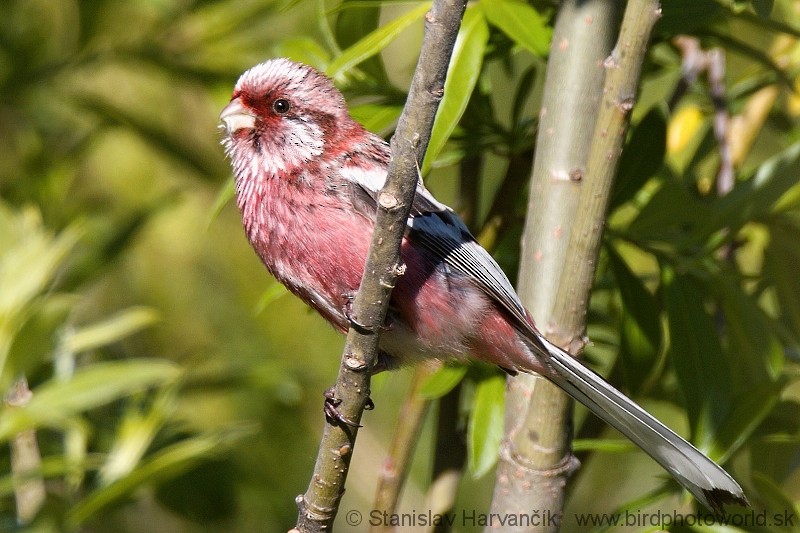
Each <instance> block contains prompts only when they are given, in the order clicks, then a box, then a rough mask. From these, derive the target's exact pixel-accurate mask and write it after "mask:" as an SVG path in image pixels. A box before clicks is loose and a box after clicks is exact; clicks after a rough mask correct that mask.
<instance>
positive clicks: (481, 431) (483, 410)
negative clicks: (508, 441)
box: [467, 375, 506, 478]
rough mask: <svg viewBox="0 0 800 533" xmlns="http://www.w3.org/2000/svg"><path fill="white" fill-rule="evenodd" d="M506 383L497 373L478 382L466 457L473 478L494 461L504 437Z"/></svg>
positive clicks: (468, 430) (484, 470)
mask: <svg viewBox="0 0 800 533" xmlns="http://www.w3.org/2000/svg"><path fill="white" fill-rule="evenodd" d="M505 386H506V380H505V377H503V376H500V375H498V376H493V377H491V378H488V379H485V380H483V381H481V382H479V383H478V384H477V387H476V390H475V404H474V407H473V410H472V416H471V417H470V419H469V426H468V428H467V442H468V443H469V445H468V447H467V451H468V453H467V456H468V464H469V471H470V472H471V473H472V476H473V477H476V478H478V477H481V476H483V475H484V474H486V473H487V472H488V471H489V470H491V469H492V467H493V466H494V465H495V463H496V462H497V457H498V454H499V450H500V441H501V440H502V438H503V410H504V409H505Z"/></svg>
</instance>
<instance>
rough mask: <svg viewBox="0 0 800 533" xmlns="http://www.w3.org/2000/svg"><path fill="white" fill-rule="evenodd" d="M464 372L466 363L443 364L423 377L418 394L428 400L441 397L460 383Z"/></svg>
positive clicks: (465, 371) (465, 372)
mask: <svg viewBox="0 0 800 533" xmlns="http://www.w3.org/2000/svg"><path fill="white" fill-rule="evenodd" d="M466 374H467V366H466V365H445V366H443V367H442V368H440V369H439V370H437V371H436V372H434V373H433V374H432V375H430V376H428V377H427V378H426V379H425V381H424V382H423V383H422V386H420V388H419V394H420V396H422V397H423V398H426V399H428V400H435V399H436V398H441V397H442V396H444V395H445V394H447V393H448V392H450V391H451V390H453V389H454V388H455V386H456V385H458V384H459V383H461V380H462V379H464V376H465V375H466Z"/></svg>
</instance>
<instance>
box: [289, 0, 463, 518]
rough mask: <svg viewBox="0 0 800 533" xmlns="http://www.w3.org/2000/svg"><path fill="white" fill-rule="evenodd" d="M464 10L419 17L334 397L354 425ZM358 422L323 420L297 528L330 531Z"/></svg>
mask: <svg viewBox="0 0 800 533" xmlns="http://www.w3.org/2000/svg"><path fill="white" fill-rule="evenodd" d="M465 9H466V2H465V0H435V1H434V2H433V6H432V7H431V10H430V11H429V12H428V14H427V15H426V16H425V37H424V39H423V42H422V50H421V51H420V58H419V62H418V63H417V69H416V71H415V73H414V78H413V80H412V81H411V88H410V90H409V94H408V100H407V102H406V106H405V108H404V109H403V113H402V115H401V116H400V120H399V122H398V124H397V130H396V132H395V135H394V137H392V141H391V145H392V160H391V162H390V163H389V170H388V175H387V178H386V184H385V185H384V187H383V189H382V190H381V192H380V194H379V196H378V212H377V219H376V223H375V231H374V233H373V235H372V243H371V246H370V252H369V256H368V257H367V263H366V266H365V268H364V276H363V278H362V280H361V287H360V289H359V291H358V294H357V295H356V298H355V300H354V302H353V308H352V318H353V323H354V324H355V323H358V324H359V327H357V328H356V327H351V328H350V331H349V332H348V334H347V340H346V342H345V346H344V351H343V354H342V364H341V366H340V368H339V375H338V377H337V379H336V386H335V393H334V397H335V398H336V399H337V400H340V401H341V403H340V404H339V406H338V409H339V412H340V413H341V414H342V416H343V417H345V418H347V419H349V420H352V421H354V422H356V423H359V422H360V420H361V415H362V413H363V411H364V407H365V405H366V404H367V400H368V398H369V386H370V371H371V369H372V367H373V366H374V364H375V361H376V359H377V353H378V342H379V337H380V329H381V327H382V325H383V323H384V320H385V317H386V311H387V309H388V307H389V298H390V297H391V291H392V288H393V287H394V285H395V282H396V280H397V278H398V277H399V276H401V275H402V274H403V270H404V266H403V265H402V264H401V263H400V244H401V242H402V239H403V233H404V231H405V228H406V220H407V219H408V214H409V212H410V210H411V204H412V202H413V200H414V194H415V191H416V186H417V181H418V171H417V169H418V168H419V166H420V165H421V164H422V160H423V157H424V155H425V150H426V149H427V147H428V141H429V139H430V133H431V128H432V126H433V120H434V117H435V116H436V110H437V109H438V106H439V102H440V100H441V98H442V94H443V91H444V80H445V77H446V74H447V67H448V64H449V61H450V56H451V54H452V51H453V46H454V44H455V40H456V35H457V34H458V29H459V27H460V24H461V17H462V16H463V14H464V10H465ZM357 430H358V428H352V427H348V426H346V425H331V424H326V426H325V429H324V432H323V435H322V439H321V441H320V446H319V452H318V455H317V462H316V464H315V466H314V474H313V475H312V477H311V482H310V483H309V486H308V490H307V491H306V493H305V494H304V495H301V496H298V497H297V506H298V511H299V512H298V519H297V525H296V528H295V529H296V530H297V531H301V532H317V531H326V532H330V531H332V529H333V521H334V519H335V518H336V512H337V511H338V507H339V501H340V499H341V497H342V495H343V494H344V485H345V481H346V479H347V472H348V470H349V466H350V459H351V457H352V454H353V448H354V446H355V440H356V434H357Z"/></svg>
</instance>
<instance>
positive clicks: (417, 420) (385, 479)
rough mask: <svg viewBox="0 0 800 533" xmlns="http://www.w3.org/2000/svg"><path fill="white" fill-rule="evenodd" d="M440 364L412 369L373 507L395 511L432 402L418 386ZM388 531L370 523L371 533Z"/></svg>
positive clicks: (383, 526) (384, 526) (383, 527)
mask: <svg viewBox="0 0 800 533" xmlns="http://www.w3.org/2000/svg"><path fill="white" fill-rule="evenodd" d="M441 367H442V363H441V362H440V361H432V364H420V365H417V367H416V368H415V369H414V377H413V378H412V380H411V388H410V390H409V391H408V395H407V396H406V398H405V400H404V401H403V405H402V406H401V407H400V413H398V415H397V420H399V421H400V422H399V423H398V424H397V426H396V428H395V432H394V436H393V437H392V442H391V444H389V451H388V452H387V453H386V458H385V459H384V461H383V465H382V466H381V469H380V474H379V476H378V488H377V490H376V491H375V501H374V502H373V504H372V508H373V509H375V510H380V511H382V512H384V513H386V514H390V515H391V514H394V513H395V512H396V511H397V504H398V502H399V501H400V493H401V491H402V489H403V484H404V483H405V481H406V478H408V473H409V470H410V468H411V459H412V457H413V455H414V450H415V449H416V447H417V441H418V440H419V434H420V432H421V431H422V424H423V422H425V415H426V414H427V413H428V408H429V407H430V404H431V401H430V400H429V399H428V398H425V397H423V396H422V395H421V394H420V389H421V387H422V385H423V384H424V383H425V381H426V380H427V379H428V378H429V377H430V376H431V375H432V374H433V373H434V372H436V370H438V369H440V368H441ZM391 531H394V527H393V526H390V525H389V524H384V523H382V524H378V525H373V526H372V528H371V529H370V533H381V532H387V533H388V532H391Z"/></svg>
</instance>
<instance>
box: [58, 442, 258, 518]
mask: <svg viewBox="0 0 800 533" xmlns="http://www.w3.org/2000/svg"><path fill="white" fill-rule="evenodd" d="M249 433H252V428H234V429H229V430H226V431H219V432H214V433H206V434H202V435H199V436H197V437H192V438H189V439H186V440H182V441H180V442H178V443H176V444H173V445H171V446H169V447H167V448H164V449H162V450H159V451H158V452H157V453H155V454H154V455H153V456H152V457H149V458H148V459H146V460H145V461H143V462H142V463H140V464H139V465H138V466H137V468H136V469H135V470H134V471H133V472H131V473H130V474H129V475H128V476H125V477H124V478H122V479H120V480H118V481H116V482H114V483H112V484H111V485H108V486H106V487H102V488H99V489H97V490H95V491H94V492H93V493H91V494H90V495H89V496H87V497H86V498H85V499H83V500H81V502H80V503H78V504H76V505H74V506H73V507H72V508H71V509H70V510H69V512H68V514H67V523H68V524H69V525H70V527H72V528H74V527H77V526H78V525H80V524H82V523H83V522H85V521H86V520H88V519H89V518H90V517H91V516H92V515H94V514H95V513H97V511H98V510H100V509H102V508H103V507H105V506H107V505H110V504H111V503H113V502H115V501H117V500H119V499H121V498H124V497H126V496H128V495H129V494H131V493H132V492H133V491H134V490H136V489H138V488H139V487H140V486H142V485H143V484H145V483H148V484H149V483H157V482H158V481H159V480H164V479H169V478H171V477H174V476H176V475H177V474H180V473H182V472H186V471H187V470H188V469H190V468H192V467H193V466H194V465H196V464H198V462H199V461H201V460H203V458H205V457H209V456H215V455H218V454H219V453H221V452H222V451H223V450H224V449H225V448H226V447H228V446H230V445H231V444H232V443H233V442H235V441H236V440H239V439H241V438H242V437H244V436H246V435H247V434H249Z"/></svg>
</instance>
